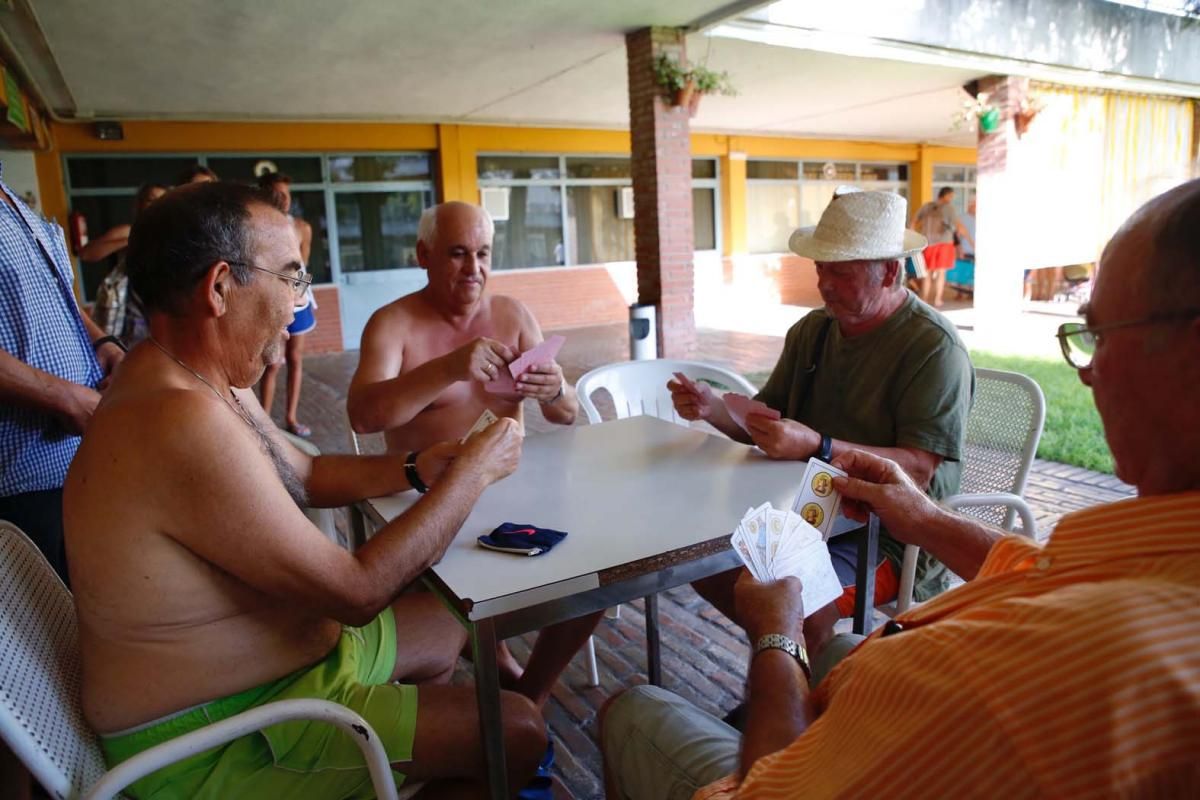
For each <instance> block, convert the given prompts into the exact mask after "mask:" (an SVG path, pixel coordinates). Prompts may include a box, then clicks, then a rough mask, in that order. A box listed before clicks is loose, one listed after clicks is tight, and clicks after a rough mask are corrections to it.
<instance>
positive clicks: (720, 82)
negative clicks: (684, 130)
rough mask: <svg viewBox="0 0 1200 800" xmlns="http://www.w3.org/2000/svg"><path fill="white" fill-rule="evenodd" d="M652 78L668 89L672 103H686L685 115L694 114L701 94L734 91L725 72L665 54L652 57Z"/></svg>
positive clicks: (681, 104)
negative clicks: (688, 62)
mask: <svg viewBox="0 0 1200 800" xmlns="http://www.w3.org/2000/svg"><path fill="white" fill-rule="evenodd" d="M654 78H655V81H656V82H657V83H658V85H659V86H661V87H663V89H665V90H666V91H667V92H668V94H669V96H670V98H671V105H673V106H687V109H688V114H689V115H690V116H693V117H694V116H696V110H697V109H698V108H699V107H700V98H701V97H703V96H704V95H706V94H725V95H735V94H737V91H736V90H735V89H734V88H733V84H732V83H731V82H730V80H729V73H728V72H716V71H714V70H711V69H708V68H707V67H705V66H703V65H700V64H696V65H689V64H687V63H686V62H681V61H679V60H678V59H676V58H673V57H672V56H670V55H668V54H666V53H662V54H660V55H659V56H658V58H656V59H655V60H654Z"/></svg>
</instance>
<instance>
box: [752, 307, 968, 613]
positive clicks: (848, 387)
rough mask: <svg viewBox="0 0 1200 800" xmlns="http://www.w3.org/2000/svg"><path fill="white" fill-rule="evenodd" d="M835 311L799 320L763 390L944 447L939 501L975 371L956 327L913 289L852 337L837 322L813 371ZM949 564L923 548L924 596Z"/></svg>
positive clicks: (953, 479) (934, 493) (785, 405)
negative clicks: (819, 343) (881, 319)
mask: <svg viewBox="0 0 1200 800" xmlns="http://www.w3.org/2000/svg"><path fill="white" fill-rule="evenodd" d="M829 320H830V317H829V315H828V314H827V313H826V312H825V309H823V308H822V309H817V310H815V311H813V312H811V313H809V314H807V315H806V316H805V317H804V318H803V319H801V320H800V321H799V322H797V323H796V324H795V325H793V326H792V328H791V330H789V331H788V333H787V338H786V340H785V341H784V345H783V353H782V354H781V355H780V357H779V362H778V363H777V364H776V365H775V369H774V370H773V371H772V372H771V377H770V378H769V379H768V380H767V383H766V385H765V386H763V388H762V391H760V392H759V393H758V394H757V395H756V399H758V400H761V401H762V402H764V403H766V404H767V405H769V406H770V407H771V408H774V409H776V410H778V411H779V412H780V413H782V414H783V415H784V416H785V417H787V418H789V419H794V420H796V421H797V422H803V423H804V424H805V425H808V426H809V427H810V428H812V429H813V430H816V431H818V432H819V433H822V434H826V435H829V436H832V437H833V438H835V439H842V440H844V441H847V442H855V443H858V444H864V445H870V446H874V447H915V448H917V449H920V450H926V451H928V452H930V453H935V454H937V455H939V456H941V457H942V463H941V464H940V465H939V466H938V468H937V470H936V471H935V472H934V474H933V479H932V481H931V482H930V486H929V495H930V496H931V497H933V498H934V499H935V500H938V499H941V498H943V497H946V496H948V495H951V494H954V493H955V492H957V491H958V484H959V478H960V476H961V473H962V465H961V464H960V463H959V459H960V458H961V457H962V450H963V437H964V435H965V433H966V427H967V415H968V413H969V412H970V410H971V398H972V396H973V395H974V393H975V370H974V368H973V367H972V366H971V359H970V357H969V356H968V355H967V351H966V349H965V348H964V347H963V344H962V341H961V340H960V339H959V338H958V333H957V332H956V331H955V330H954V326H953V325H952V324H951V323H950V321H949V320H947V319H946V318H945V317H943V316H942V315H941V314H939V313H938V312H937V311H935V310H933V309H932V308H930V307H929V306H928V305H926V304H925V303H923V302H921V301H920V300H918V299H917V297H916V296H915V295H913V294H912V293H911V292H910V293H908V298H907V299H906V300H905V302H904V305H902V306H901V307H900V308H899V309H898V310H897V311H896V313H894V314H892V316H891V317H889V318H888V319H887V321H886V322H884V323H883V325H881V326H879V327H878V328H876V329H875V330H873V331H871V332H869V333H865V334H862V335H859V336H855V337H852V338H847V337H845V336H843V335H842V332H841V330H840V329H839V328H838V326H837V324H836V323H832V324H830V325H829V333H828V335H827V336H826V339H825V343H824V346H823V347H822V350H821V353H820V358H819V360H818V361H817V369H816V371H815V373H812V374H810V373H809V372H808V367H809V366H810V365H812V363H813V357H814V355H815V354H814V352H813V351H814V349H815V348H816V343H817V337H818V333H819V332H820V330H821V328H822V327H824V326H825V325H826V323H827V322H828V321H829ZM810 381H811V382H812V386H811V388H810V389H809V390H808V392H807V396H806V393H805V387H806V384H808V383H809V382H810ZM880 548H881V549H882V550H883V552H884V553H885V554H886V555H887V556H888V557H889V558H892V559H894V560H895V561H896V563H897V565H899V562H900V561H901V560H902V559H903V557H904V545H902V544H900V543H899V542H897V541H896V540H895V539H892V538H891V537H890V536H887V535H886V533H885V534H884V535H882V536H881V537H880ZM945 572H946V570H945V567H943V566H942V564H940V563H939V562H938V561H936V560H935V559H932V558H930V557H929V556H928V555H927V554H926V553H925V552H924V551H922V553H921V560H920V561H919V562H918V565H917V581H916V587H915V596H916V598H917V599H918V600H925V599H928V598H929V597H931V596H933V595H934V594H937V593H938V592H939V591H941V589H942V588H943V587H944V581H945V578H946V575H945Z"/></svg>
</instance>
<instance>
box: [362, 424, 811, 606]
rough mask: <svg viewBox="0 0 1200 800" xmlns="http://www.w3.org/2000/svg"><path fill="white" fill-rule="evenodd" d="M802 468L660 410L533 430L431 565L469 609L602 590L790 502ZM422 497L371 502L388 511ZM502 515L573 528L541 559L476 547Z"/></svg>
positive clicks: (388, 513)
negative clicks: (612, 579) (606, 578)
mask: <svg viewBox="0 0 1200 800" xmlns="http://www.w3.org/2000/svg"><path fill="white" fill-rule="evenodd" d="M804 468H805V462H803V461H800V462H797V461H774V460H771V459H769V458H767V457H766V456H765V455H763V453H762V452H761V451H759V450H758V449H757V448H754V447H751V446H749V445H744V444H739V443H737V442H733V441H730V440H729V439H727V438H725V437H724V436H719V435H711V434H707V433H704V432H701V431H697V430H690V429H688V428H684V427H682V426H679V425H675V424H673V423H670V422H665V421H663V420H660V419H656V418H654V417H645V416H642V417H632V418H629V419H624V420H617V421H614V422H606V423H603V424H601V425H584V426H577V427H571V428H564V429H562V430H559V431H555V432H553V433H545V434H540V435H535V436H530V437H529V438H528V439H526V441H525V447H524V452H523V454H522V457H521V465H520V467H519V468H518V470H517V471H516V472H515V473H514V474H513V475H511V476H509V477H508V478H506V479H505V480H503V481H501V482H500V483H497V484H495V485H493V486H491V487H489V488H488V489H487V490H486V491H485V492H484V493H483V495H482V497H480V499H479V502H478V503H477V504H476V506H475V509H474V511H472V512H471V514H470V516H468V517H467V520H466V522H465V523H464V524H463V527H462V530H461V531H459V534H458V536H457V537H456V538H455V540H454V542H453V543H452V544H451V545H450V548H449V549H448V550H447V551H446V554H445V556H444V557H443V558H442V561H441V562H440V563H438V564H437V565H436V566H435V567H434V568H433V569H434V572H435V573H436V575H437V577H438V579H439V580H440V581H441V582H442V583H443V584H445V586H446V587H447V588H448V589H449V590H450V591H451V592H452V593H453V594H454V595H455V596H456V597H457V598H458V599H459V600H460V601H465V605H466V606H468V607H470V610H469V611H468V617H469V618H471V619H482V618H486V617H490V616H494V615H496V614H500V613H504V612H507V611H513V610H516V609H520V608H526V607H528V606H531V605H534V604H536V603H540V602H544V601H547V600H552V599H556V598H559V597H564V596H567V595H570V594H575V593H578V592H583V591H587V590H589V589H593V588H596V587H597V586H598V585H599V578H598V575H597V573H599V572H600V571H603V570H606V569H609V568H612V567H616V566H620V565H623V564H629V563H630V562H634V561H638V560H641V559H644V558H649V557H652V556H657V555H660V554H663V553H668V552H670V551H673V550H677V549H679V548H684V547H688V546H691V545H695V544H698V543H702V542H706V541H708V540H710V539H714V538H716V537H718V536H722V535H727V534H729V533H731V532H732V531H733V529H734V528H735V527H736V526H737V523H738V521H739V520H740V519H741V518H742V515H743V514H745V513H746V510H747V509H748V508H750V507H752V506H757V505H759V504H760V503H764V502H767V501H770V502H771V504H772V505H774V506H775V508H790V507H791V503H792V500H793V499H794V496H795V494H796V492H797V491H798V490H799V486H800V481H801V478H803V476H804ZM416 499H417V496H416V495H414V494H413V493H412V492H407V493H404V494H399V495H394V496H391V497H384V498H377V499H374V500H370V501H368V504H369V505H370V506H371V507H372V508H373V509H374V511H375V512H376V513H377V514H378V515H379V516H380V517H382V518H383V519H384V520H391V519H394V518H395V517H396V516H398V515H399V514H400V513H401V512H403V511H404V510H405V509H407V508H408V507H409V506H410V505H412V504H413V503H414V502H415V501H416ZM503 522H518V523H530V524H533V525H536V526H539V527H543V528H554V529H557V530H562V531H567V532H568V536H567V538H566V539H565V540H563V541H562V542H561V543H560V544H559V545H558V546H557V547H555V548H554V549H553V550H552V551H550V552H549V553H545V554H543V555H540V556H534V557H528V556H513V555H508V554H506V553H498V552H495V551H491V550H486V549H484V548H482V547H479V545H478V543H477V542H476V539H477V537H479V536H480V535H482V534H485V533H489V532H490V531H491V530H492V529H493V528H495V527H496V526H497V525H499V524H501V523H503Z"/></svg>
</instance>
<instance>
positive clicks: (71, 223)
mask: <svg viewBox="0 0 1200 800" xmlns="http://www.w3.org/2000/svg"><path fill="white" fill-rule="evenodd" d="M67 229H68V230H69V235H70V237H71V252H72V253H74V254H75V255H79V251H80V250H82V249H83V248H85V247H87V243H88V231H87V217H85V216H84V215H83V214H82V213H80V212H79V211H72V212H71V214H70V215H69V216H68V217H67Z"/></svg>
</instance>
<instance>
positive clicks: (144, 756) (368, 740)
mask: <svg viewBox="0 0 1200 800" xmlns="http://www.w3.org/2000/svg"><path fill="white" fill-rule="evenodd" d="M299 719H309V720H317V721H320V722H328V723H329V724H331V725H336V726H337V727H339V728H341V729H342V730H343V731H344V732H345V733H346V735H348V736H350V737H351V738H352V739H353V740H354V742H355V743H356V744H357V745H358V747H359V749H360V750H362V753H363V757H364V758H365V759H366V762H367V769H368V770H369V771H370V773H371V783H372V784H373V785H374V787H375V794H376V796H377V797H379V798H380V800H396V782H395V780H394V779H393V778H392V768H391V766H390V764H389V762H388V758H387V753H386V752H384V749H383V743H382V742H380V741H379V737H378V736H376V735H375V731H374V729H373V728H371V726H370V725H368V724H367V721H366V720H365V719H363V718H362V717H361V716H359V715H358V714H356V713H355V712H353V711H351V710H350V709H348V708H346V707H345V706H342V705H338V704H337V703H332V702H330V701H328V700H315V699H302V700H280V701H278V702H276V703H267V704H266V705H264V706H260V707H258V708H252V709H250V710H249V711H244V712H242V713H241V714H237V715H236V716H233V717H230V718H229V719H225V720H221V721H220V722H216V723H214V724H212V725H209V726H207V727H205V728H201V729H200V730H196V731H192V732H191V733H186V734H184V735H183V736H180V737H178V738H176V739H172V740H171V741H169V742H163V743H162V744H160V745H156V746H154V747H151V748H150V749H149V750H145V751H143V752H141V753H138V754H137V755H136V756H134V757H133V758H131V759H129V760H128V761H124V762H122V763H121V764H118V765H117V766H116V767H115V768H114V769H112V770H111V771H110V772H108V773H107V774H105V776H104V777H103V778H102V779H101V780H100V781H99V782H98V783H97V784H96V785H95V786H93V787H92V788H91V789H90V790H88V792H87V794H85V795H84V800H109V798H111V797H113V796H114V795H116V794H117V793H118V792H120V791H121V790H122V789H124V788H125V787H126V786H128V785H129V784H131V783H133V782H134V781H137V780H140V779H142V778H144V777H146V776H147V775H149V774H150V773H151V772H154V771H155V770H159V769H162V768H163V767H165V766H167V765H168V764H173V763H175V762H177V761H182V760H183V759H185V758H188V757H189V756H194V755H196V754H197V753H202V752H204V751H205V750H208V749H211V748H213V747H217V746H218V745H222V744H225V743H226V742H229V741H232V740H233V739H236V738H238V737H239V736H245V735H246V734H248V733H253V732H254V731H257V730H261V729H262V728H265V727H267V726H269V725H275V724H277V723H280V722H290V721H292V720H299Z"/></svg>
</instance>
